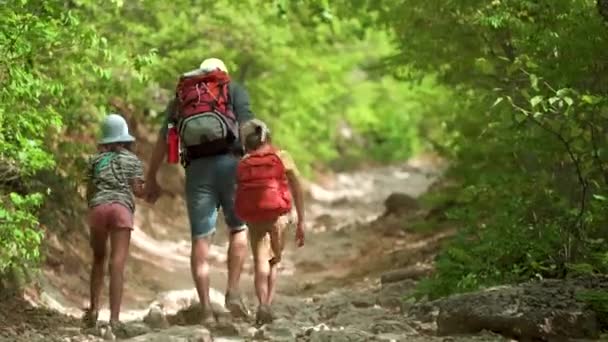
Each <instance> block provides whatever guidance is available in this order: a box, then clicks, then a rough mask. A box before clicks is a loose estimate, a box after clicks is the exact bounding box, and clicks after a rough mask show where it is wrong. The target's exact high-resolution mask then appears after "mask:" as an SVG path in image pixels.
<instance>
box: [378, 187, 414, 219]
mask: <svg viewBox="0 0 608 342" xmlns="http://www.w3.org/2000/svg"><path fill="white" fill-rule="evenodd" d="M384 208H385V211H384V215H383V216H389V215H399V216H400V215H404V214H409V213H411V212H413V211H416V210H418V209H420V205H419V204H418V201H417V200H416V199H415V198H413V197H412V196H410V195H407V194H404V193H400V192H396V193H392V194H390V195H389V196H388V197H387V198H386V200H384Z"/></svg>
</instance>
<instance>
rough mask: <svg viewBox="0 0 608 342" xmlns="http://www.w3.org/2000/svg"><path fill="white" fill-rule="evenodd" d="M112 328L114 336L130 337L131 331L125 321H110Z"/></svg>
mask: <svg viewBox="0 0 608 342" xmlns="http://www.w3.org/2000/svg"><path fill="white" fill-rule="evenodd" d="M110 328H111V329H112V333H113V334H114V336H116V337H118V338H128V337H129V333H128V331H127V327H126V326H125V324H124V323H122V322H120V321H110Z"/></svg>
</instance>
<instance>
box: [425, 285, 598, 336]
mask: <svg viewBox="0 0 608 342" xmlns="http://www.w3.org/2000/svg"><path fill="white" fill-rule="evenodd" d="M577 290H580V285H579V284H578V283H577V282H575V281H567V280H563V281H558V280H544V281H541V282H535V283H526V284H521V285H517V286H501V287H495V288H490V289H487V290H484V291H479V292H474V293H468V294H462V295H456V296H452V297H448V298H445V299H441V300H438V301H435V302H432V303H429V304H431V305H433V306H436V307H437V308H438V309H439V315H438V316H437V332H438V334H439V335H443V336H445V335H448V334H469V333H478V332H480V331H482V330H488V331H494V332H498V333H501V334H502V335H505V336H510V337H515V338H518V339H541V340H554V339H558V338H560V339H564V338H581V339H583V338H588V339H596V338H598V337H599V334H600V325H599V323H598V319H597V315H596V313H595V312H593V311H591V310H590V309H589V308H588V307H587V305H586V304H585V303H582V302H580V301H578V300H577V299H576V296H575V293H576V292H577ZM427 305H428V304H427Z"/></svg>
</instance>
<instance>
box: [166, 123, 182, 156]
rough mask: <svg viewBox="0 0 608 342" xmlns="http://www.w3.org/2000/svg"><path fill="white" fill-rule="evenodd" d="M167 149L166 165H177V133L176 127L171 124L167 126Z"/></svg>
mask: <svg viewBox="0 0 608 342" xmlns="http://www.w3.org/2000/svg"><path fill="white" fill-rule="evenodd" d="M167 148H168V151H167V163H169V164H177V163H179V134H178V133H177V127H175V125H173V124H169V131H168V132H167Z"/></svg>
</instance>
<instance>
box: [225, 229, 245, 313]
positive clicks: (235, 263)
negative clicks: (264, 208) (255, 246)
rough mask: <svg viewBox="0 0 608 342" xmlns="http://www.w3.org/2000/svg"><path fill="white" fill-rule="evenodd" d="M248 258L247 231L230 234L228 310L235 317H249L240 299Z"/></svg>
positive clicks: (227, 289) (227, 288)
mask: <svg viewBox="0 0 608 342" xmlns="http://www.w3.org/2000/svg"><path fill="white" fill-rule="evenodd" d="M246 257H247V230H245V229H243V230H240V231H238V232H234V233H231V234H230V240H229V245H228V284H227V287H226V308H227V309H228V310H230V312H231V313H232V314H233V315H235V316H241V317H247V316H249V312H248V310H247V308H246V307H245V304H244V303H243V301H242V298H241V297H240V291H239V282H240V280H241V272H242V270H243V264H244V263H245V258H246Z"/></svg>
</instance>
